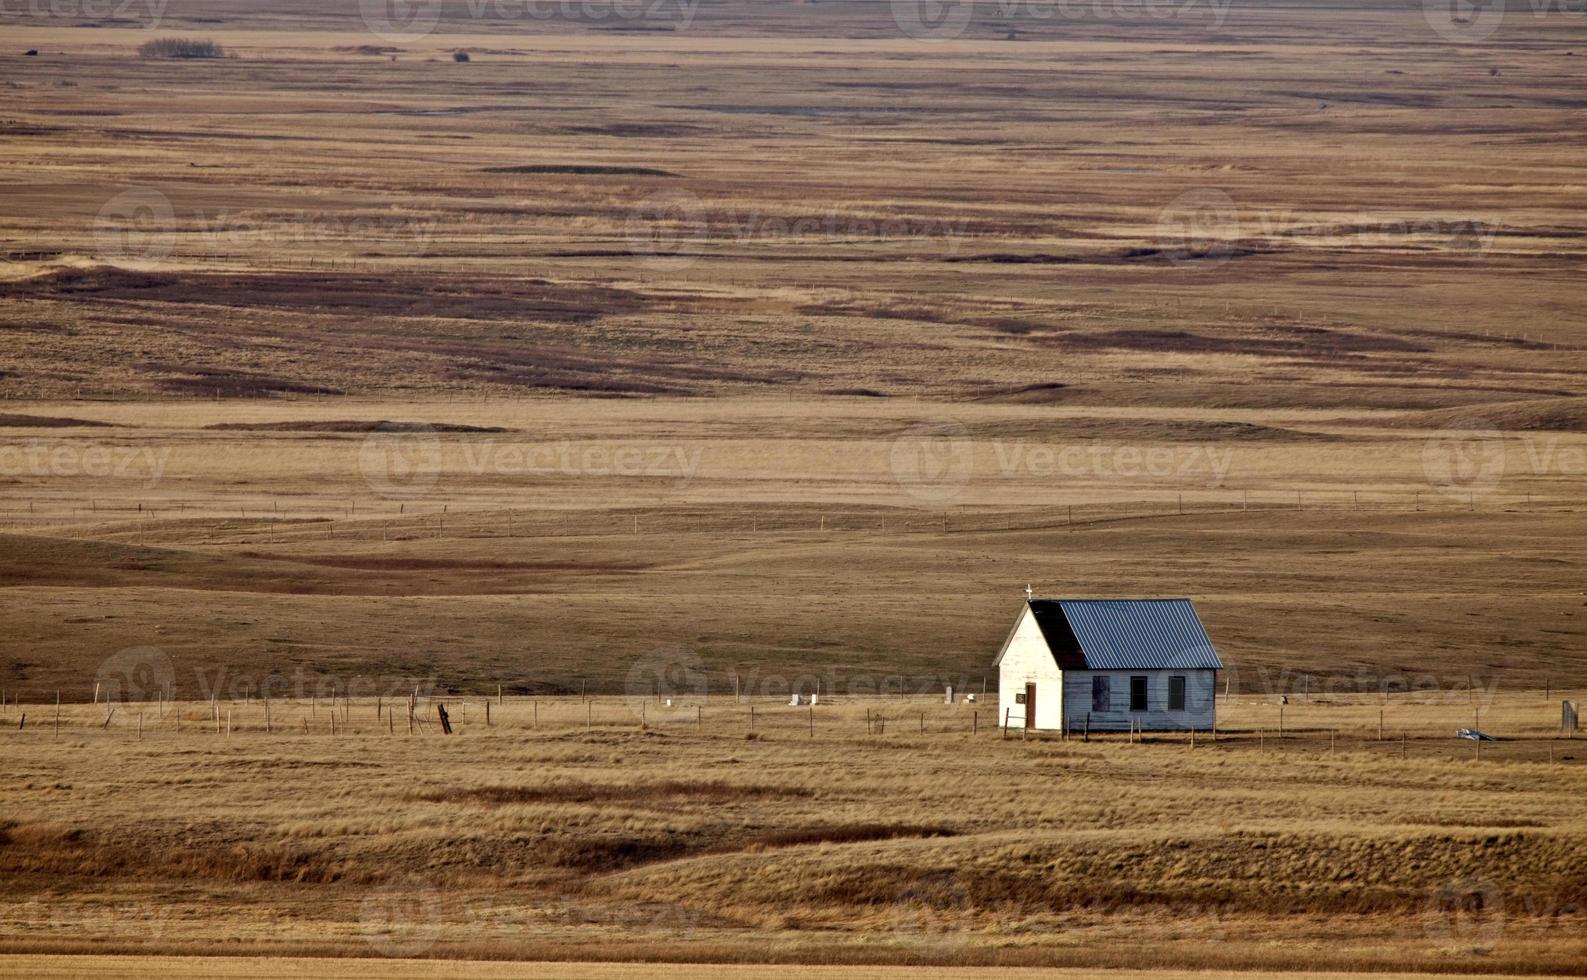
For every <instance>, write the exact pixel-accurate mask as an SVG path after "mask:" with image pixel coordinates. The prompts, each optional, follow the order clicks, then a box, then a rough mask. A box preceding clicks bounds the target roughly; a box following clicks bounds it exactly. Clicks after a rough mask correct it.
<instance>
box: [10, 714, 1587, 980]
mask: <svg viewBox="0 0 1587 980" xmlns="http://www.w3.org/2000/svg"><path fill="white" fill-rule="evenodd" d="M1345 700H1347V699H1343V698H1338V697H1335V698H1332V699H1329V700H1327V701H1326V702H1325V701H1319V700H1314V701H1310V702H1304V703H1296V704H1292V705H1290V706H1287V708H1286V710H1287V711H1291V712H1292V716H1293V717H1294V718H1295V719H1296V720H1295V721H1294V722H1292V723H1291V724H1292V725H1293V727H1290V728H1289V731H1288V734H1287V736H1286V737H1284V738H1282V739H1281V738H1278V737H1276V735H1275V734H1273V733H1272V732H1271V730H1269V734H1267V735H1266V736H1265V737H1261V738H1260V739H1259V737H1258V735H1257V732H1256V729H1257V728H1258V727H1259V726H1260V725H1263V724H1265V723H1266V722H1267V720H1268V719H1269V718H1270V717H1271V714H1272V709H1273V706H1272V705H1271V704H1269V703H1267V702H1266V700H1265V699H1256V698H1241V697H1234V698H1231V699H1229V700H1228V701H1227V702H1226V704H1225V705H1224V711H1223V715H1224V719H1225V722H1224V724H1225V725H1226V727H1225V728H1224V730H1222V731H1220V732H1219V733H1218V736H1217V738H1216V740H1213V739H1212V738H1211V736H1210V734H1209V733H1202V734H1201V735H1200V736H1199V737H1198V739H1197V740H1196V742H1195V743H1194V745H1192V743H1191V741H1190V739H1189V737H1188V735H1187V734H1181V735H1176V736H1155V737H1152V738H1149V739H1148V740H1147V741H1146V742H1144V743H1143V744H1131V743H1129V742H1128V741H1127V740H1126V739H1125V738H1124V737H1122V736H1111V737H1108V738H1100V737H1095V738H1091V739H1089V740H1085V741H1082V740H1080V739H1071V740H1069V741H1060V740H1057V739H1056V738H1053V737H1051V736H1044V737H1041V738H1033V739H1031V740H1029V741H1023V740H1021V739H1019V738H1017V737H1005V736H1006V735H1008V734H1009V733H1000V732H998V731H996V730H989V726H988V725H987V724H986V722H988V721H989V718H988V716H989V715H991V714H993V713H995V711H989V710H987V708H985V707H983V708H982V709H981V721H982V725H981V726H979V731H978V732H972V727H973V722H972V721H971V719H970V716H971V714H972V713H973V712H974V711H975V708H974V707H972V706H969V705H965V704H959V705H955V706H947V705H943V704H941V703H937V704H931V703H929V702H926V701H922V700H918V699H917V700H907V699H900V698H881V699H849V698H840V699H838V700H837V702H836V703H827V704H821V705H818V706H816V707H814V708H791V707H787V706H786V705H783V706H779V705H777V704H775V703H773V702H770V701H768V700H765V699H762V700H760V701H759V702H757V703H755V704H754V709H755V711H754V715H755V716H754V718H753V720H752V719H751V718H750V707H751V705H749V704H745V703H741V702H735V701H733V699H731V698H714V699H713V698H707V699H705V700H704V701H703V702H702V701H700V700H699V699H687V698H686V699H681V700H679V701H677V702H675V703H674V705H673V706H672V707H671V708H670V709H669V708H667V707H666V706H665V705H664V704H662V703H657V702H651V703H649V704H643V705H642V702H640V701H638V700H628V701H624V700H613V699H604V700H603V699H597V701H596V703H595V704H594V705H585V704H583V703H582V702H581V701H580V700H579V699H576V698H575V699H562V700H552V699H546V700H543V701H538V702H536V701H527V700H523V699H512V700H508V701H506V702H505V703H503V704H498V705H495V706H494V709H493V714H492V718H491V722H492V723H491V724H490V725H489V726H487V725H486V724H485V720H484V714H483V709H484V704H483V702H482V701H480V700H459V699H452V700H450V701H448V702H447V704H448V707H449V710H450V712H451V715H452V718H453V720H454V722H455V724H456V728H457V734H455V735H454V736H452V737H450V738H448V737H445V736H442V735H440V734H439V733H438V730H437V728H436V723H435V714H434V713H433V710H432V709H431V707H430V706H429V704H428V702H427V701H425V700H424V699H421V700H420V703H419V712H418V715H419V717H420V718H421V719H428V720H427V721H425V722H423V723H421V725H420V726H419V727H418V728H417V729H416V731H415V734H413V735H411V736H410V735H408V734H407V731H406V725H407V717H406V708H405V705H404V704H403V702H402V701H401V700H399V701H397V702H389V701H388V702H384V703H383V704H382V705H381V707H380V709H379V710H380V711H381V713H382V714H387V713H392V712H393V711H394V712H395V714H396V717H395V718H394V719H386V720H382V719H380V718H377V716H376V712H377V708H376V705H375V704H374V702H372V701H354V702H352V703H350V704H349V703H339V704H337V705H336V706H334V707H332V706H330V705H328V704H326V703H325V702H323V701H321V702H319V703H317V704H315V705H312V706H311V705H309V704H306V703H294V702H288V701H278V702H275V703H273V705H272V712H273V720H272V728H273V731H272V732H271V733H268V734H267V733H266V732H265V731H264V730H263V728H264V708H263V706H262V705H260V704H259V703H258V702H257V701H255V702H254V703H252V704H247V705H245V704H243V703H241V702H238V703H235V704H233V703H230V702H227V701H222V702H220V703H219V704H218V705H217V706H216V707H215V708H214V709H212V707H211V706H210V705H207V704H204V705H195V704H186V705H184V706H183V712H182V713H183V721H182V729H181V731H180V732H178V731H177V730H176V721H175V717H174V712H173V711H172V710H171V708H170V706H168V705H167V706H164V717H163V718H161V717H159V713H160V711H161V707H160V706H158V705H155V704H144V705H134V704H124V705H121V706H119V707H118V708H117V710H116V711H115V713H114V714H113V715H112V717H111V718H110V720H109V723H108V724H105V723H104V722H103V721H102V719H103V718H104V715H105V713H106V707H105V706H103V705H100V706H92V705H75V706H70V705H69V706H65V707H63V709H62V714H63V716H64V720H63V727H62V729H61V731H60V733H59V734H58V735H57V734H55V732H54V731H53V728H52V721H53V706H18V707H17V708H14V709H7V712H8V717H7V718H6V719H5V721H6V722H7V723H8V725H7V727H8V728H9V729H10V730H9V731H8V732H7V734H6V735H5V741H6V745H7V751H6V753H5V762H4V764H3V765H4V768H3V769H0V785H4V786H5V787H6V789H5V794H6V796H7V798H8V804H9V805H8V807H7V813H8V814H11V815H12V816H11V817H10V818H9V819H8V821H7V823H6V825H5V827H4V835H3V841H4V846H3V847H0V862H3V864H4V870H5V874H6V877H7V880H8V882H10V883H11V888H10V889H9V891H8V895H7V900H6V902H5V904H4V906H3V907H0V917H3V918H0V937H4V938H3V940H0V943H3V947H4V948H5V949H7V950H9V951H11V952H17V953H22V952H50V951H55V952H85V951H94V950H96V949H97V950H100V951H108V950H114V951H117V952H129V953H131V952H137V953H160V952H180V953H215V952H226V953H229V954H237V953H248V954H253V955H299V954H314V953H322V954H323V953H334V954H336V955H349V954H351V955H377V956H394V957H410V956H444V957H458V956H463V957H466V956H486V957H491V958H536V959H553V960H555V959H578V960H601V959H652V958H654V959H661V960H682V961H688V960H721V961H729V962H731V961H778V962H790V963H811V962H853V963H889V962H923V963H928V962H929V963H963V964H983V965H991V964H998V965H1018V964H1026V965H1065V964H1070V965H1090V966H1137V967H1156V966H1169V965H1177V966H1178V967H1180V968H1182V969H1189V968H1193V967H1198V966H1199V967H1205V968H1209V969H1235V968H1241V969H1247V968H1261V969H1282V968H1285V967H1286V965H1287V966H1294V965H1295V964H1294V960H1293V957H1294V955H1295V950H1296V949H1297V948H1304V949H1306V950H1307V966H1308V967H1309V968H1314V969H1323V968H1330V967H1331V968H1336V969H1379V970H1387V969H1431V970H1438V971H1446V970H1455V971H1460V972H1483V971H1495V972H1502V971H1505V970H1517V971H1560V972H1568V971H1570V970H1572V969H1574V968H1575V967H1576V966H1579V963H1580V960H1581V957H1582V956H1583V955H1584V951H1587V947H1584V945H1583V944H1584V942H1587V940H1584V939H1583V934H1582V930H1581V914H1582V908H1581V899H1582V895H1583V891H1582V889H1583V887H1584V884H1587V881H1584V878H1583V873H1584V872H1583V869H1584V868H1587V838H1584V837H1583V835H1582V828H1581V824H1580V820H1579V813H1578V809H1579V807H1578V802H1579V800H1580V798H1581V793H1582V791H1583V790H1584V789H1587V785H1584V784H1587V768H1584V766H1583V761H1582V760H1584V759H1587V750H1584V749H1582V748H1581V746H1582V744H1583V743H1581V742H1579V741H1576V740H1570V739H1563V738H1560V737H1558V736H1557V719H1554V720H1555V722H1556V724H1555V727H1554V728H1553V729H1551V728H1550V724H1549V722H1550V720H1551V719H1550V717H1549V709H1550V708H1551V707H1552V704H1551V702H1547V701H1545V700H1544V698H1543V697H1542V695H1541V692H1534V693H1530V694H1526V695H1521V694H1516V695H1511V696H1508V697H1504V696H1501V697H1497V698H1494V699H1493V700H1492V701H1490V703H1489V704H1488V706H1487V708H1486V714H1485V717H1484V724H1485V725H1487V726H1488V727H1489V728H1490V729H1492V730H1494V731H1497V732H1500V733H1502V734H1503V735H1504V736H1505V740H1504V741H1501V742H1498V743H1494V744H1491V745H1488V746H1485V747H1484V752H1483V755H1482V758H1481V759H1480V761H1479V760H1477V759H1475V758H1473V757H1472V755H1471V748H1470V744H1469V743H1464V742H1455V741H1454V740H1453V739H1451V738H1450V737H1449V727H1450V726H1453V725H1456V724H1458V723H1459V719H1460V718H1461V717H1462V716H1463V715H1464V714H1465V713H1466V712H1465V710H1464V709H1465V707H1466V706H1465V705H1453V704H1450V703H1448V699H1440V700H1437V701H1429V700H1427V699H1425V698H1423V699H1415V700H1412V699H1409V698H1402V699H1401V701H1402V702H1403V703H1395V704H1392V705H1391V706H1390V707H1389V708H1388V709H1387V712H1388V717H1389V727H1388V731H1387V734H1388V736H1389V737H1388V739H1387V740H1386V741H1382V742H1380V741H1378V740H1377V734H1376V721H1377V711H1378V706H1377V704H1376V703H1374V701H1375V699H1363V700H1360V701H1358V702H1357V703H1354V704H1348V703H1344V702H1345ZM1391 700H1392V699H1391ZM24 709H25V710H27V711H28V712H29V715H30V721H29V723H28V727H27V728H26V729H24V730H22V731H17V730H15V727H14V726H13V725H10V724H9V722H10V721H11V720H12V719H13V718H14V717H15V712H17V711H19V710H24ZM212 710H214V711H216V712H217V713H218V714H219V716H220V717H222V718H223V719H228V720H229V723H230V725H231V732H230V734H227V733H226V731H225V724H226V723H225V722H222V728H221V732H220V733H218V734H217V733H216V731H215V724H214V722H213V718H214V715H213V714H212ZM135 712H140V713H141V714H142V729H143V730H142V735H141V737H140V736H139V734H138V728H137V724H138V723H137V722H136V721H135V720H134V717H135V715H134V713H135ZM333 715H334V716H336V717H338V718H339V719H340V721H339V722H338V723H337V724H338V726H339V727H337V729H336V734H334V735H333V734H332V733H331V732H332V723H331V720H330V719H331V717H332V716H333ZM878 718H885V719H886V724H885V727H882V726H880V725H877V723H876V719H878ZM1287 720H1288V719H1287ZM305 726H306V727H307V731H306V732H305V730H304V728H305ZM388 726H389V727H388ZM812 726H813V731H814V734H811V732H812ZM867 728H870V732H869V733H868V732H867ZM393 729H394V730H395V732H396V734H388V731H390V730H393ZM1325 729H1329V730H1332V729H1337V730H1338V731H1339V733H1340V734H1339V735H1338V736H1337V740H1336V741H1335V742H1333V743H1332V744H1331V742H1330V738H1329V736H1327V735H1325V734H1323V730H1325ZM1397 731H1404V732H1407V733H1408V735H1409V738H1408V740H1407V743H1406V744H1405V746H1404V747H1402V745H1401V743H1400V742H1399V741H1398V739H1397V738H1395V734H1396V732H1397ZM1402 752H1403V753H1404V754H1403V756H1402ZM1551 752H1552V753H1553V754H1552V756H1551V755H1550V753H1551ZM133 909H136V910H137V913H136V915H130V914H129V913H130V912H131V910H133Z"/></svg>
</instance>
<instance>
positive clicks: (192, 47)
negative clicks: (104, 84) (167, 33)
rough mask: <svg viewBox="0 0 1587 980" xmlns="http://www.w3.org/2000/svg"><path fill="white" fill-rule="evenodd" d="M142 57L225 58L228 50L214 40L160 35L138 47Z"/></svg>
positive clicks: (139, 54)
mask: <svg viewBox="0 0 1587 980" xmlns="http://www.w3.org/2000/svg"><path fill="white" fill-rule="evenodd" d="M138 56H139V57H141V58H223V57H225V56H226V52H225V50H224V49H222V48H221V46H220V45H218V44H216V43H215V42H214V41H209V40H204V39H200V38H185V37H158V38H155V39H154V40H152V41H148V42H145V43H144V44H143V45H141V46H140V47H139V48H138Z"/></svg>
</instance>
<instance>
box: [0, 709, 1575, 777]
mask: <svg viewBox="0 0 1587 980" xmlns="http://www.w3.org/2000/svg"><path fill="white" fill-rule="evenodd" d="M1541 695H1542V692H1538V691H1528V692H1517V693H1514V694H1507V695H1504V696H1502V697H1501V698H1498V699H1495V700H1492V701H1490V702H1489V703H1488V704H1487V705H1485V706H1484V707H1482V708H1481V709H1472V708H1470V707H1469V706H1462V705H1456V704H1451V703H1448V702H1445V701H1437V700H1423V701H1404V702H1400V703H1397V704H1394V705H1391V706H1383V705H1380V704H1377V703H1376V702H1374V701H1372V700H1371V699H1355V700H1348V699H1347V700H1343V701H1341V700H1334V701H1329V702H1318V703H1314V704H1308V705H1304V706H1302V705H1290V706H1288V707H1287V708H1286V709H1285V710H1287V711H1288V712H1290V715H1289V717H1288V719H1287V720H1286V717H1285V715H1284V713H1283V712H1280V711H1279V708H1280V707H1283V706H1281V705H1275V704H1273V703H1271V701H1270V699H1267V698H1264V697H1262V696H1257V695H1235V696H1234V697H1233V698H1220V699H1219V702H1220V705H1221V707H1220V711H1219V715H1218V722H1217V724H1215V725H1213V726H1209V727H1206V728H1198V729H1190V728H1181V729H1176V730H1158V731H1142V732H1106V733H1104V732H1083V731H1081V730H1079V729H1075V730H1072V731H1069V732H1067V733H1062V732H1057V731H1046V730H1041V731H1029V732H1027V731H1024V730H1023V729H1021V728H1020V727H1019V726H1017V725H1014V726H1005V725H1003V724H1001V723H1000V722H999V720H998V712H999V707H998V704H997V701H996V698H995V696H994V697H993V698H992V699H991V700H982V701H979V702H968V701H964V700H958V701H955V702H953V703H945V702H944V701H943V700H942V699H941V698H937V699H935V700H933V699H925V698H914V697H906V698H883V697H859V698H854V697H835V698H831V699H827V700H823V701H821V702H819V703H816V704H811V703H809V702H808V701H805V702H801V703H799V704H792V703H789V702H778V701H775V700H771V699H764V698H737V697H732V696H724V697H705V698H679V699H669V698H642V697H621V696H606V697H577V696H567V697H542V698H530V697H518V696H501V695H497V696H490V695H472V696H470V695H457V694H452V695H445V696H443V695H439V694H437V695H434V696H421V695H411V696H406V697H401V696H399V697H392V698H334V697H333V698H327V699H312V700H311V699H301V698H294V699H275V700H268V699H260V698H252V699H235V698H233V699H212V700H207V701H206V700H193V701H170V700H163V699H161V700H156V701H128V702H121V701H117V702H113V703H111V702H103V703H101V702H96V703H92V704H90V703H81V702H79V703H76V704H60V705H56V704H49V703H44V704H39V703H30V702H27V701H22V702H17V701H11V702H9V703H7V704H6V705H5V706H4V707H0V732H3V733H4V734H5V735H8V736H12V737H46V738H48V737H55V738H59V737H74V738H81V737H84V736H89V737H114V738H121V739H138V740H142V739H145V738H167V739H168V738H171V737H179V738H189V737H195V738H214V737H221V738H226V739H231V738H259V737H261V736H263V737H281V738H291V737H303V738H316V737H322V736H323V737H330V738H333V739H341V738H344V737H353V738H361V739H368V738H379V737H386V738H392V737H402V738H406V737H425V736H465V737H466V736H476V737H477V736H487V737H491V736H495V737H521V738H532V737H565V736H568V735H570V734H571V735H582V736H584V737H590V738H597V739H604V738H610V737H631V736H632V735H634V734H656V735H670V736H694V737H699V738H711V739H722V738H730V739H746V738H747V739H751V740H755V739H770V740H774V741H789V740H810V739H817V740H833V741H854V740H859V739H873V740H874V739H881V740H888V741H890V742H893V743H895V744H900V743H901V744H909V743H911V742H915V743H918V744H923V745H924V744H929V742H930V741H931V740H934V739H936V740H940V739H942V738H944V737H950V738H966V737H970V738H974V737H983V738H988V739H998V740H1003V741H1021V742H1023V741H1037V742H1047V743H1051V742H1067V743H1085V744H1098V745H1118V744H1130V745H1137V744H1138V745H1148V746H1159V747H1175V746H1177V747H1180V748H1184V749H1187V750H1194V749H1196V748H1198V747H1200V748H1225V749H1235V750H1242V749H1243V750H1246V751H1256V752H1262V753H1272V754H1275V755H1279V756H1283V755H1294V756H1302V757H1307V758H1315V757H1318V756H1332V755H1334V754H1335V753H1347V752H1348V753H1367V754H1370V755H1375V756H1379V757H1384V758H1393V757H1398V758H1400V759H1407V758H1415V759H1418V760H1431V759H1443V760H1472V761H1482V760H1483V759H1488V760H1492V761H1508V762H1548V763H1551V764H1553V763H1558V764H1577V765H1580V764H1587V747H1584V743H1583V741H1582V740H1581V739H1580V737H1579V733H1577V732H1575V731H1573V730H1567V729H1565V728H1563V727H1562V726H1561V725H1560V723H1559V715H1558V702H1557V700H1556V699H1554V698H1545V697H1543V696H1541ZM1468 725H1469V726H1471V727H1473V728H1476V727H1477V726H1478V725H1481V726H1482V727H1483V728H1484V730H1485V731H1486V732H1487V733H1490V734H1493V735H1494V736H1495V737H1496V739H1497V740H1496V741H1492V742H1474V741H1471V740H1467V739H1462V738H1459V737H1458V736H1457V735H1456V734H1455V731H1456V728H1457V726H1458V727H1466V726H1468ZM1579 747H1583V748H1579Z"/></svg>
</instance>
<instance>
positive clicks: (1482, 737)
mask: <svg viewBox="0 0 1587 980" xmlns="http://www.w3.org/2000/svg"><path fill="white" fill-rule="evenodd" d="M1455 737H1456V738H1469V739H1471V740H1472V741H1473V742H1497V741H1498V739H1496V738H1494V737H1493V736H1492V735H1489V734H1487V733H1486V732H1479V731H1477V730H1476V729H1475V728H1462V729H1460V730H1458V731H1456V732H1455Z"/></svg>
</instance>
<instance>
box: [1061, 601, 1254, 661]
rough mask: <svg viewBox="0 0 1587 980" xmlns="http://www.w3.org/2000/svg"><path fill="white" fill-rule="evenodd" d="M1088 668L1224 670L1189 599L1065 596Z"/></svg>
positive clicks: (1067, 612)
mask: <svg viewBox="0 0 1587 980" xmlns="http://www.w3.org/2000/svg"><path fill="white" fill-rule="evenodd" d="M1059 606H1060V607H1062V609H1063V613H1064V619H1066V620H1068V621H1069V628H1070V629H1072V630H1073V631H1074V635H1075V637H1076V639H1078V640H1079V641H1080V650H1081V652H1082V653H1083V655H1084V656H1085V661H1086V667H1087V668H1088V669H1090V670H1222V669H1223V661H1221V660H1219V659H1218V652H1217V651H1216V650H1214V649H1213V648H1212V641H1211V640H1209V639H1208V638H1207V631H1206V630H1205V629H1203V628H1202V626H1201V620H1200V618H1198V617H1197V616H1196V608H1195V607H1194V606H1192V605H1191V604H1190V600H1189V599H1062V600H1059Z"/></svg>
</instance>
